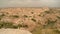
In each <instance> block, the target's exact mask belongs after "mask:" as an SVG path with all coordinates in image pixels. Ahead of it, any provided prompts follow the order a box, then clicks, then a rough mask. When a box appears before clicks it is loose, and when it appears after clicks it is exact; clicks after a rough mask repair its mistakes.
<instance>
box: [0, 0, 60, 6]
mask: <svg viewBox="0 0 60 34" xmlns="http://www.w3.org/2000/svg"><path fill="white" fill-rule="evenodd" d="M45 6H48V7H60V0H0V7H45Z"/></svg>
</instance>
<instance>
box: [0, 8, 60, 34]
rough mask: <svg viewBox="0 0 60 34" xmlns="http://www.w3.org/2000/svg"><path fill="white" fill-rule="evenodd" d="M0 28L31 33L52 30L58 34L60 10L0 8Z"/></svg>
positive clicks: (59, 29)
mask: <svg viewBox="0 0 60 34" xmlns="http://www.w3.org/2000/svg"><path fill="white" fill-rule="evenodd" d="M0 28H14V29H20V28H23V29H26V30H29V31H31V32H33V33H35V32H37V31H38V30H37V29H41V30H43V31H47V32H48V29H53V30H56V31H59V32H60V9H59V8H0ZM44 29H47V30H44ZM35 34H36V33H35Z"/></svg>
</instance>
